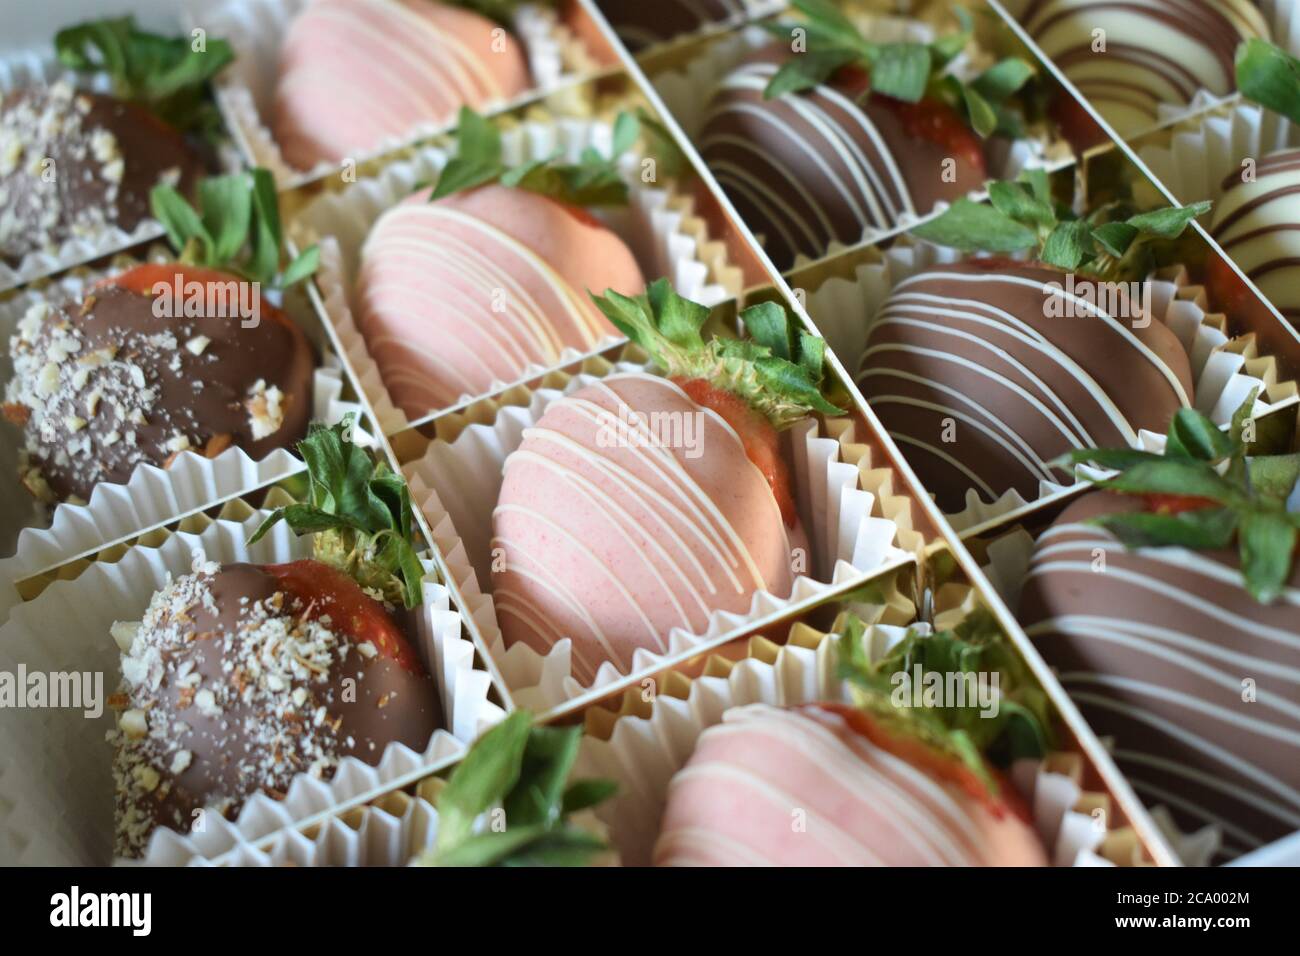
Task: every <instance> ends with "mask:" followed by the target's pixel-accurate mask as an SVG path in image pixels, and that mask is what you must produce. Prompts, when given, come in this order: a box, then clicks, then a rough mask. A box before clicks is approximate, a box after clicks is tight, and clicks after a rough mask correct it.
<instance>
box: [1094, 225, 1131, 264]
mask: <svg viewBox="0 0 1300 956" xmlns="http://www.w3.org/2000/svg"><path fill="white" fill-rule="evenodd" d="M1137 237H1138V228H1137V226H1132V225H1129V224H1128V223H1127V222H1108V223H1104V224H1102V225H1100V226H1098V227H1097V228H1095V229H1093V230H1092V238H1093V241H1094V242H1096V243H1097V245H1099V246H1101V247H1102V248H1103V249H1105V250H1106V252H1107V253H1108V254H1109V255H1112V256H1114V257H1115V258H1116V259H1118V258H1120V257H1122V256H1123V255H1125V254H1126V253H1127V252H1128V250H1129V246H1131V245H1133V240H1134V239H1136V238H1137Z"/></svg>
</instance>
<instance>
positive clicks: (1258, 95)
mask: <svg viewBox="0 0 1300 956" xmlns="http://www.w3.org/2000/svg"><path fill="white" fill-rule="evenodd" d="M1236 69H1237V89H1238V90H1240V91H1241V95H1242V96H1244V97H1246V99H1249V100H1254V101H1255V102H1256V103H1258V104H1259V105H1260V106H1263V107H1264V108H1265V109H1270V110H1272V111H1273V112H1274V113H1278V114H1280V115H1282V116H1285V117H1286V118H1287V119H1289V120H1291V122H1293V123H1300V60H1297V59H1296V58H1295V57H1293V56H1291V55H1289V54H1287V53H1285V52H1283V51H1282V50H1280V49H1279V48H1277V47H1276V46H1274V45H1273V44H1271V43H1269V42H1267V41H1265V40H1260V39H1258V38H1252V39H1249V40H1247V41H1246V42H1245V43H1243V44H1241V46H1239V47H1237V56H1236Z"/></svg>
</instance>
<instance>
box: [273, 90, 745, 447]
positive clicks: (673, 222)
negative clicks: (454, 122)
mask: <svg viewBox="0 0 1300 956" xmlns="http://www.w3.org/2000/svg"><path fill="white" fill-rule="evenodd" d="M612 135H613V132H612V126H611V124H610V123H609V122H607V121H604V120H578V119H555V118H551V117H545V116H541V117H539V118H536V119H531V120H528V121H525V122H524V123H522V124H519V125H517V126H513V127H511V128H510V129H507V130H506V131H505V132H504V133H503V137H502V146H503V149H504V152H505V157H506V161H507V162H509V163H514V164H517V163H523V162H527V161H531V160H535V159H544V158H546V157H548V156H551V155H553V154H554V153H555V152H556V151H557V150H558V151H560V152H561V153H562V155H563V156H565V157H566V158H567V159H568V160H571V161H576V160H577V159H578V157H579V156H580V155H581V153H582V151H583V150H584V149H586V148H587V147H588V146H594V147H595V148H596V149H598V150H600V151H602V152H603V153H608V150H609V147H610V141H611V138H612ZM447 158H448V152H447V151H446V150H445V149H443V148H441V147H436V146H429V147H425V148H422V149H421V150H420V151H419V152H418V153H416V155H415V156H414V157H412V158H411V159H409V160H404V161H402V162H398V163H394V164H392V165H390V166H387V167H386V168H385V169H384V170H383V171H382V172H381V173H380V174H379V175H377V176H375V177H374V178H371V179H364V180H361V181H359V182H357V183H355V184H353V185H351V186H349V187H348V188H347V189H345V190H343V191H342V192H340V193H337V194H326V195H324V196H321V197H320V198H319V199H316V200H315V201H313V202H312V203H311V204H310V205H308V206H307V207H306V208H304V209H303V210H302V211H301V212H300V213H299V214H298V215H296V216H295V217H294V219H293V222H292V225H291V232H292V234H293V235H294V237H295V238H296V239H297V240H298V241H299V243H300V244H306V243H309V242H315V241H317V240H319V241H320V242H321V248H322V253H323V255H322V265H321V269H320V271H319V272H318V274H317V278H316V281H317V287H318V288H319V289H320V293H321V298H322V301H323V302H324V306H325V315H326V318H327V319H328V320H329V322H330V323H331V324H332V325H333V327H334V330H335V332H336V333H337V336H338V340H339V342H340V344H341V345H342V347H343V350H344V352H345V354H346V355H347V357H348V361H349V363H350V364H351V366H352V368H353V370H354V371H355V372H356V375H357V379H358V381H359V382H360V383H361V386H362V388H363V390H364V391H365V393H366V397H367V398H368V399H369V400H370V403H371V407H373V408H374V410H375V417H376V419H377V420H378V421H379V423H380V427H381V428H382V429H383V430H384V433H385V434H389V435H391V434H393V433H394V432H397V431H400V430H401V429H403V428H405V427H406V426H407V424H408V419H407V416H406V414H405V413H404V412H403V411H402V409H400V408H398V407H397V406H395V405H394V404H393V401H392V399H391V398H390V397H389V393H388V389H387V387H386V385H385V383H384V379H383V375H382V373H381V371H380V369H379V367H378V366H377V365H376V364H375V361H374V359H373V358H371V356H370V353H369V351H368V349H367V347H366V342H365V338H364V336H363V335H362V334H361V333H360V331H359V330H358V328H357V324H356V317H355V315H356V313H355V311H354V309H355V307H356V302H355V299H354V298H353V284H354V280H355V277H356V276H357V274H358V272H359V270H360V260H361V248H362V246H363V244H364V243H365V241H366V237H367V236H368V235H369V233H370V230H371V228H372V227H373V226H374V224H375V222H376V221H377V220H378V219H379V217H380V215H382V214H383V212H384V211H385V210H387V209H390V208H392V207H393V206H395V205H397V204H398V203H400V202H401V201H402V200H403V199H405V198H406V197H407V196H409V195H410V194H411V193H412V192H414V191H415V189H416V187H417V186H418V185H420V184H422V183H428V182H432V181H434V180H436V179H437V177H438V174H439V173H440V171H441V170H442V167H443V166H444V165H445V163H446V161H447ZM620 168H621V169H622V172H623V174H624V177H625V178H626V179H627V181H628V183H629V187H630V190H629V202H628V207H627V208H626V209H597V210H593V214H594V215H595V216H596V217H598V218H599V219H601V220H602V221H603V222H604V223H605V224H606V225H607V226H609V227H610V228H611V229H612V230H613V231H614V232H615V233H616V234H617V235H619V236H620V237H621V238H622V239H623V240H624V241H625V242H626V243H627V244H628V246H629V248H630V249H631V250H632V253H633V255H634V256H635V257H636V260H637V263H638V265H640V267H641V271H642V273H643V274H644V275H645V277H646V279H647V281H650V280H653V279H655V278H658V277H661V276H663V277H667V278H669V279H670V280H672V282H673V284H674V287H675V288H676V289H677V291H678V292H680V293H681V294H682V295H684V296H686V297H687V298H690V299H694V300H696V301H698V302H702V303H704V304H705V305H710V306H712V305H716V304H718V303H720V302H723V301H725V300H726V299H729V298H734V297H736V296H737V295H739V294H740V291H741V286H742V283H743V280H742V277H741V274H740V271H739V270H738V269H736V268H735V267H733V266H732V265H730V263H729V262H728V261H727V255H726V249H725V246H724V244H723V243H721V242H719V241H716V240H714V239H710V237H709V235H708V229H707V227H706V226H705V224H704V221H703V220H702V219H700V218H699V217H698V216H696V215H695V214H694V211H693V206H694V201H693V200H692V199H691V198H690V197H689V196H687V195H683V194H682V193H680V192H678V191H677V189H676V187H675V185H674V184H673V183H671V182H669V183H668V184H667V185H666V186H664V187H660V186H655V185H649V184H646V183H644V182H642V181H641V178H640V156H639V154H636V153H632V154H628V155H625V156H624V157H623V159H622V162H621V163H620ZM584 291H585V290H584ZM592 291H604V290H592ZM620 339H621V337H620V336H617V335H611V336H609V337H608V338H607V339H605V340H604V341H603V342H601V343H598V344H597V345H596V346H595V348H596V349H598V348H603V347H605V346H608V345H612V344H615V343H617V342H619V341H620ZM594 350H595V349H593V351H594ZM581 354H582V352H580V351H578V350H577V349H572V348H567V349H565V350H564V351H563V352H562V353H561V354H560V355H559V356H558V357H557V359H556V361H555V362H553V363H551V365H550V366H546V365H530V366H528V367H527V368H525V369H524V370H523V371H522V372H521V373H520V375H519V376H518V378H517V381H526V380H528V379H530V378H533V377H535V376H537V375H538V374H541V373H542V372H544V371H545V370H546V368H547V367H554V366H556V365H563V364H566V363H568V362H571V361H573V360H574V359H576V358H578V357H579V356H580V355H581ZM510 384H512V383H510V382H494V383H492V385H490V386H489V387H488V388H487V389H486V390H485V391H484V392H483V393H482V394H492V393H494V392H498V391H501V390H502V389H505V388H507V387H508V386H509V385H510ZM478 397H479V395H465V396H462V398H461V401H462V402H467V401H471V400H473V399H475V398H478ZM438 410H439V409H430V410H429V411H430V412H435V411H438Z"/></svg>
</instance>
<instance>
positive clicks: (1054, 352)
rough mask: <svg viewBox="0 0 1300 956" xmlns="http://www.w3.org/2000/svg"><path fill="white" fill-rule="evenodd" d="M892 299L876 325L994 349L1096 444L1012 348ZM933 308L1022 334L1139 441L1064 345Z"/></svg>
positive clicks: (1056, 392) (945, 311) (1128, 436)
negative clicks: (907, 310)
mask: <svg viewBox="0 0 1300 956" xmlns="http://www.w3.org/2000/svg"><path fill="white" fill-rule="evenodd" d="M890 301H891V305H890V307H889V308H887V309H884V310H882V311H881V313H880V318H878V319H877V320H876V321H875V323H873V325H875V326H885V325H903V326H910V327H912V328H918V329H926V330H928V331H932V332H938V333H940V334H943V335H951V336H955V337H956V338H959V339H964V340H966V341H968V342H970V343H972V344H973V345H974V346H975V347H976V348H977V349H983V350H985V351H987V352H992V353H993V354H994V355H996V356H997V357H998V358H1000V359H1002V361H1004V362H1006V363H1007V364H1008V365H1010V366H1011V367H1013V368H1014V369H1016V370H1017V371H1018V372H1020V374H1021V375H1023V376H1024V377H1025V378H1027V379H1029V380H1030V381H1031V382H1033V383H1034V384H1035V385H1037V386H1038V387H1039V388H1040V389H1042V391H1043V394H1044V395H1046V396H1047V398H1048V399H1049V400H1050V401H1051V403H1052V404H1053V405H1054V406H1055V407H1056V409H1057V410H1058V411H1059V412H1060V413H1061V414H1062V415H1064V416H1065V417H1066V418H1068V419H1069V420H1070V423H1071V424H1072V425H1073V426H1074V428H1075V429H1076V435H1077V436H1078V440H1079V441H1082V442H1086V443H1087V444H1086V445H1085V446H1084V447H1092V445H1093V441H1094V439H1093V438H1092V436H1091V435H1090V434H1089V433H1088V430H1087V429H1086V428H1084V426H1083V423H1082V422H1081V421H1080V420H1079V418H1078V416H1076V415H1075V414H1074V412H1073V411H1071V410H1070V407H1069V406H1068V405H1067V404H1066V403H1065V402H1064V401H1063V400H1062V399H1061V397H1060V394H1059V390H1058V389H1055V388H1051V387H1049V386H1048V385H1047V383H1045V382H1044V381H1043V380H1042V379H1041V378H1039V377H1038V376H1037V375H1035V374H1034V372H1033V371H1032V370H1031V369H1030V368H1029V366H1027V365H1025V364H1024V363H1023V362H1021V361H1019V360H1018V359H1016V358H1015V356H1013V355H1012V354H1011V353H1010V352H1008V351H1006V350H1005V349H1002V348H998V347H997V346H996V345H994V344H993V342H991V341H990V340H989V339H986V338H984V337H982V336H979V335H974V334H973V333H970V332H963V331H961V330H960V329H954V328H952V327H950V326H944V325H940V324H938V323H935V322H927V321H925V320H924V319H921V318H914V317H910V316H907V315H906V314H901V315H900V314H899V313H900V310H901V309H902V308H903V306H904V305H905V303H896V302H895V300H892V299H891V300H890ZM929 311H932V312H936V313H938V314H940V315H949V316H952V317H953V318H959V319H964V320H967V321H970V322H976V323H978V324H980V325H986V326H989V327H991V328H994V329H997V330H998V331H1001V332H1007V333H1008V334H1011V335H1013V336H1015V337H1016V338H1019V339H1020V340H1021V341H1022V342H1023V343H1024V345H1025V346H1026V347H1027V348H1030V349H1033V350H1034V351H1035V352H1037V353H1038V354H1040V355H1042V356H1044V357H1045V358H1047V359H1049V360H1051V361H1053V362H1055V363H1056V368H1057V369H1059V370H1061V371H1063V372H1066V373H1068V374H1069V375H1070V376H1071V377H1072V378H1073V379H1074V380H1075V381H1077V382H1078V383H1079V384H1080V385H1081V386H1082V387H1083V388H1084V390H1085V391H1086V393H1087V394H1088V396H1089V397H1090V398H1092V399H1093V400H1094V401H1095V402H1096V404H1097V405H1098V406H1099V407H1100V408H1101V410H1102V412H1103V413H1104V414H1105V415H1106V417H1107V418H1108V419H1109V420H1110V422H1111V424H1112V425H1114V426H1115V428H1116V429H1117V430H1118V431H1119V432H1120V433H1121V434H1122V435H1124V436H1125V438H1126V439H1127V440H1128V441H1129V442H1130V443H1133V442H1136V441H1137V431H1136V429H1134V427H1133V425H1132V424H1131V423H1130V422H1129V420H1128V419H1127V418H1126V417H1124V413H1123V412H1121V411H1120V410H1119V406H1117V405H1116V404H1115V403H1114V402H1113V401H1111V398H1110V396H1109V395H1107V394H1106V393H1105V391H1104V390H1103V389H1102V388H1101V387H1100V386H1099V385H1098V384H1097V381H1096V379H1094V378H1093V377H1092V376H1091V375H1089V374H1088V373H1087V372H1086V371H1085V370H1084V368H1083V366H1081V365H1079V363H1078V362H1075V361H1074V360H1073V359H1072V358H1070V357H1069V356H1068V355H1066V354H1065V353H1064V352H1062V351H1061V350H1060V349H1058V348H1056V347H1055V346H1053V345H1051V344H1050V343H1047V342H1045V341H1035V340H1033V339H1030V338H1027V337H1025V336H1016V335H1015V333H1014V331H1012V330H1008V329H1007V328H1006V327H1005V326H1002V325H1000V324H999V323H997V322H994V321H991V320H989V319H985V318H981V317H980V316H977V315H973V314H970V313H962V312H959V311H956V310H950V309H932V310H929Z"/></svg>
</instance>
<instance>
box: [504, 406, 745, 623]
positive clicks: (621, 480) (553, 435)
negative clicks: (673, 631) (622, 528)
mask: <svg viewBox="0 0 1300 956" xmlns="http://www.w3.org/2000/svg"><path fill="white" fill-rule="evenodd" d="M528 433H529V437H531V438H533V439H535V440H537V441H545V442H551V443H553V444H555V445H558V446H559V447H561V448H563V449H565V450H567V451H569V452H570V453H572V454H575V455H584V454H585V452H586V449H585V448H584V447H583V446H582V445H580V444H578V443H577V442H575V441H574V440H573V439H572V438H570V437H569V436H568V435H564V434H562V433H560V432H557V431H553V430H543V429H539V428H532V429H529V430H528ZM587 460H588V461H589V462H590V463H591V464H593V465H595V466H596V468H597V469H599V470H600V471H601V472H603V473H604V474H605V476H607V477H608V478H609V480H610V481H611V482H612V483H613V485H615V486H617V487H619V488H622V489H624V490H629V491H633V492H635V493H636V494H637V495H638V496H639V497H640V498H641V499H643V503H644V502H645V501H646V500H648V501H652V502H654V503H656V504H657V505H659V507H657V508H651V507H647V508H646V510H647V511H649V512H650V513H651V514H652V515H653V516H654V518H655V519H656V523H657V525H658V526H659V527H661V528H662V529H663V531H664V533H665V534H667V535H668V537H669V538H671V539H672V542H673V543H674V544H675V545H677V547H678V549H679V550H680V551H681V553H682V554H684V555H685V556H686V557H687V559H688V560H689V561H690V563H691V564H692V565H693V567H694V569H695V572H696V574H697V576H698V577H699V578H700V579H701V580H703V581H704V583H705V586H706V587H707V589H708V593H709V594H711V595H712V594H717V593H718V588H717V585H715V584H714V583H713V581H712V579H711V577H710V575H709V574H708V573H706V571H705V570H704V565H703V564H702V563H701V562H700V559H699V558H697V557H696V556H695V553H694V551H692V550H691V548H690V546H689V545H687V544H686V542H685V541H684V540H683V539H682V536H681V534H679V533H678V531H677V528H676V527H675V526H674V522H673V521H672V520H671V519H673V518H675V519H677V522H676V523H677V524H678V525H680V526H681V527H683V528H684V529H686V531H687V532H688V533H690V534H691V535H693V536H694V537H695V539H696V540H698V541H699V542H700V543H701V544H702V545H703V546H704V547H705V548H707V549H709V551H710V552H711V553H712V557H713V558H714V561H715V563H716V565H717V567H720V568H722V569H723V570H724V571H725V572H726V574H727V576H728V578H730V580H731V586H732V588H733V589H734V590H735V591H736V593H737V594H739V593H741V592H742V591H743V590H744V587H743V586H742V585H741V583H740V579H739V578H737V577H736V575H735V573H734V570H733V569H734V568H735V567H736V566H737V565H738V564H739V562H738V561H737V560H736V559H735V558H734V557H729V556H727V555H724V554H723V553H722V551H721V549H720V548H719V547H717V545H715V543H714V542H713V541H711V540H710V538H709V536H707V535H705V533H704V531H703V530H702V529H701V528H700V527H699V526H698V524H697V523H696V522H694V521H692V520H691V516H689V515H687V514H686V513H684V512H683V511H682V510H681V509H680V508H678V507H676V506H675V505H673V503H672V502H670V501H669V500H668V498H667V497H666V496H665V495H664V494H662V493H661V492H660V491H659V490H658V489H656V488H654V487H653V486H652V485H650V484H649V483H648V482H645V481H642V480H641V479H640V478H638V477H637V476H636V475H634V474H633V473H632V472H631V471H629V470H628V469H626V468H623V467H621V466H619V465H617V464H615V463H614V462H613V461H611V460H610V459H608V458H604V457H601V456H595V457H592V458H588V459H587ZM695 510H696V514H699V511H698V509H695ZM665 513H666V514H665ZM691 593H692V595H693V596H694V597H695V598H696V600H697V601H698V600H700V598H699V592H698V591H697V590H695V589H694V588H692V591H691ZM701 605H703V602H702V601H701ZM706 613H707V612H706Z"/></svg>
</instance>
